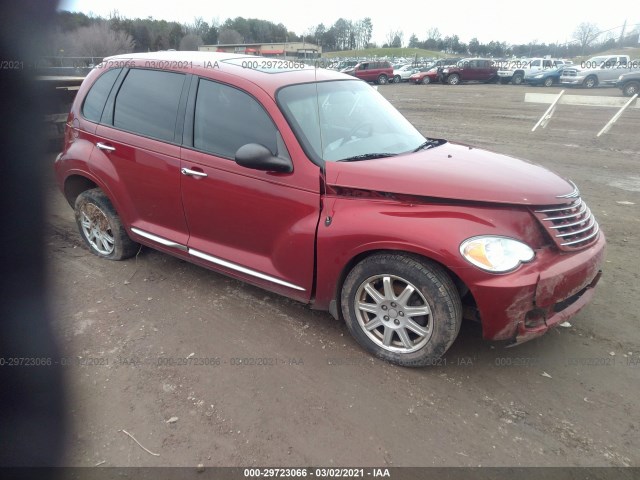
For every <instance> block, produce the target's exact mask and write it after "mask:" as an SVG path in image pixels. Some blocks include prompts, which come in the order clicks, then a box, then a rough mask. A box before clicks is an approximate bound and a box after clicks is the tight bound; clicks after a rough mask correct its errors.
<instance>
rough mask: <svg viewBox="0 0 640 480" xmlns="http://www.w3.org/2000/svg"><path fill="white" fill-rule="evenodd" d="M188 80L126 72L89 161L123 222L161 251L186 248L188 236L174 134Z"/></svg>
mask: <svg viewBox="0 0 640 480" xmlns="http://www.w3.org/2000/svg"><path fill="white" fill-rule="evenodd" d="M186 78H187V75H185V74H183V73H176V72H167V71H160V70H149V69H135V68H134V69H129V70H128V71H127V73H126V76H125V77H124V80H123V81H122V83H121V84H120V85H119V88H118V86H116V88H114V91H112V94H111V95H110V98H109V100H107V104H106V106H105V112H104V113H103V115H102V122H101V123H100V124H99V125H98V126H97V128H96V134H95V135H96V139H97V141H96V145H97V148H95V149H94V150H93V152H92V155H91V160H90V165H91V168H92V169H94V170H99V172H97V176H98V177H99V178H102V179H106V180H105V181H106V182H108V185H107V188H109V190H110V193H111V195H110V196H111V197H112V198H114V199H117V200H118V206H120V207H121V209H120V211H119V213H120V214H121V215H122V217H123V218H124V219H125V220H126V221H125V224H129V225H131V227H132V230H133V232H134V233H135V234H137V235H141V236H143V237H145V238H147V239H151V240H153V241H154V242H156V243H160V245H164V246H165V247H167V246H170V247H181V246H184V245H186V241H187V238H188V230H187V224H186V221H185V218H184V212H183V210H182V201H181V192H180V145H179V141H178V140H177V138H178V137H179V138H180V139H181V138H182V134H181V132H177V131H176V124H177V121H176V120H177V116H178V110H179V107H180V104H181V101H182V102H183V103H184V102H186V90H185V89H186V87H187V82H186Z"/></svg>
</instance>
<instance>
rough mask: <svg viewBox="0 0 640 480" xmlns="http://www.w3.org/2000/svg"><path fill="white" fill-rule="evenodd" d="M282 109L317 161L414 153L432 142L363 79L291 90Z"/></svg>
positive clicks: (281, 100)
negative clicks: (426, 143)
mask: <svg viewBox="0 0 640 480" xmlns="http://www.w3.org/2000/svg"><path fill="white" fill-rule="evenodd" d="M278 104H279V105H280V108H281V109H282V111H283V113H284V115H285V116H286V118H287V120H288V121H289V124H290V125H291V128H292V129H293V131H294V132H295V134H296V136H297V138H298V140H299V141H300V143H301V144H302V146H303V148H304V150H305V152H306V153H307V154H308V155H309V156H310V157H311V158H312V159H313V160H314V161H316V162H318V160H320V161H328V162H335V161H341V160H342V161H348V160H364V159H369V158H379V157H388V156H392V155H397V154H400V153H408V152H412V151H414V150H416V149H418V148H420V146H421V145H423V144H424V143H425V141H426V139H425V138H424V137H423V136H422V135H421V134H420V132H418V131H417V130H416V129H415V128H414V127H413V125H411V124H410V123H409V121H408V120H407V119H406V118H404V117H403V116H402V115H401V114H400V112H398V111H397V110H396V109H395V108H394V107H393V106H392V105H391V104H390V103H389V102H388V101H387V100H386V99H385V98H384V97H383V96H382V95H380V94H379V93H378V91H377V90H376V89H375V88H372V87H371V86H370V85H369V84H367V83H365V82H363V81H360V80H346V81H345V80H339V81H331V82H319V83H306V84H299V85H291V86H288V87H284V88H282V89H281V90H280V91H279V92H278Z"/></svg>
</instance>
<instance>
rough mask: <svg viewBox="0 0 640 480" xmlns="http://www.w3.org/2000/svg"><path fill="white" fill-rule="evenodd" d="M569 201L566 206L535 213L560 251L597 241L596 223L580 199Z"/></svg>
mask: <svg viewBox="0 0 640 480" xmlns="http://www.w3.org/2000/svg"><path fill="white" fill-rule="evenodd" d="M570 200H571V203H570V204H567V205H558V206H555V207H552V208H545V209H544V210H536V211H535V213H536V216H537V217H538V219H539V220H540V221H541V222H542V225H544V227H545V229H546V230H547V232H549V235H551V237H552V238H553V241H554V242H555V243H556V245H557V246H558V247H559V248H560V249H561V250H569V251H570V250H580V249H582V248H585V247H587V246H589V245H591V244H592V243H594V242H595V241H596V240H597V239H598V233H599V231H600V227H599V226H598V222H596V219H595V217H594V216H593V214H592V213H591V210H589V207H587V204H586V203H584V202H583V201H582V198H580V197H577V198H571V199H570Z"/></svg>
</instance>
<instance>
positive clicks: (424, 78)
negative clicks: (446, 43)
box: [409, 58, 460, 85]
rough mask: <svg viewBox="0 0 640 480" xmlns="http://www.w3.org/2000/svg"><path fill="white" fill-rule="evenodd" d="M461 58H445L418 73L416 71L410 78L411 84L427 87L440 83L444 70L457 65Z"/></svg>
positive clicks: (421, 68)
mask: <svg viewBox="0 0 640 480" xmlns="http://www.w3.org/2000/svg"><path fill="white" fill-rule="evenodd" d="M459 60H460V59H459V58H444V59H439V60H436V61H435V62H433V63H432V64H430V65H429V66H425V67H420V68H419V69H418V71H415V72H413V73H412V74H411V76H410V77H409V82H410V83H415V84H416V85H417V84H423V85H427V84H429V83H434V82H439V81H440V79H441V78H442V70H444V68H446V67H447V66H449V65H455V64H456V63H457V62H458V61H459Z"/></svg>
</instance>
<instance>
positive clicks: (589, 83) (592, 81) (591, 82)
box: [582, 75, 598, 88]
mask: <svg viewBox="0 0 640 480" xmlns="http://www.w3.org/2000/svg"><path fill="white" fill-rule="evenodd" d="M582 86H583V87H584V88H595V87H597V86H598V77H596V76H595V75H589V76H588V77H587V78H585V79H584V82H582Z"/></svg>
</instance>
